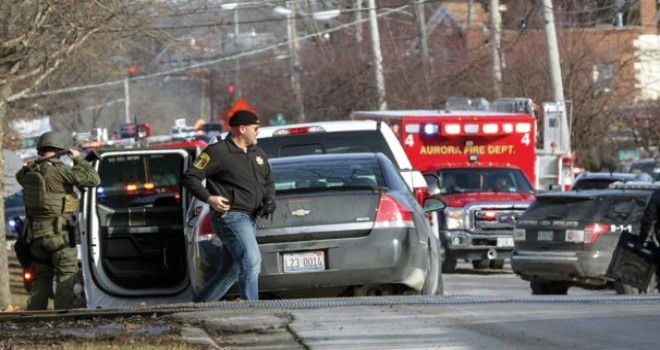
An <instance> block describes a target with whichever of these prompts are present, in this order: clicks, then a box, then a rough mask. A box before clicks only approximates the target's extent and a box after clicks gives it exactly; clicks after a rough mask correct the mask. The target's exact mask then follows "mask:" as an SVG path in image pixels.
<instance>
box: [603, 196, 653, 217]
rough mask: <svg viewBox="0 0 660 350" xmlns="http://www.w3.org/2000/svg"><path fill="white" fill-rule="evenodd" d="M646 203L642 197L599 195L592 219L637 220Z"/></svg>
mask: <svg viewBox="0 0 660 350" xmlns="http://www.w3.org/2000/svg"><path fill="white" fill-rule="evenodd" d="M645 205H646V201H645V200H644V198H634V197H619V196H617V197H600V198H599V199H598V205H597V207H598V210H597V211H596V212H595V213H594V218H593V219H594V220H595V221H596V222H603V223H623V222H627V221H635V222H638V221H639V220H641V217H639V218H638V217H636V215H637V216H639V215H641V213H642V211H643V208H644V207H645Z"/></svg>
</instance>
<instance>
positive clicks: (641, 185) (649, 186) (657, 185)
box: [610, 181, 660, 190]
mask: <svg viewBox="0 0 660 350" xmlns="http://www.w3.org/2000/svg"><path fill="white" fill-rule="evenodd" d="M610 188H612V189H618V190H660V181H656V182H646V181H628V182H621V181H616V182H613V183H611V184H610Z"/></svg>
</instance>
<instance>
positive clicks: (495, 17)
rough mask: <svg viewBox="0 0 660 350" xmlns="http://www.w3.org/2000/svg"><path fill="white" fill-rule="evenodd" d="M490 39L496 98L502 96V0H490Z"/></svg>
mask: <svg viewBox="0 0 660 350" xmlns="http://www.w3.org/2000/svg"><path fill="white" fill-rule="evenodd" d="M490 34H491V35H490V41H491V47H490V50H491V54H492V56H493V73H492V74H493V89H494V91H493V92H494V95H495V98H500V97H502V54H501V53H502V47H501V46H502V16H501V15H500V1H499V0H490Z"/></svg>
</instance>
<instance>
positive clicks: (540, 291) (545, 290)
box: [529, 282, 570, 295]
mask: <svg viewBox="0 0 660 350" xmlns="http://www.w3.org/2000/svg"><path fill="white" fill-rule="evenodd" d="M529 286H530V287H531V288H532V294H533V295H566V294H567V293H568V288H569V287H570V286H569V285H567V284H564V283H560V282H530V283H529Z"/></svg>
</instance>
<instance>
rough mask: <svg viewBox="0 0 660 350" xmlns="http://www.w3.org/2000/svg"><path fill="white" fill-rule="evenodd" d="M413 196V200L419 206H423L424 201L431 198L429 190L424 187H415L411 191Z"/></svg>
mask: <svg viewBox="0 0 660 350" xmlns="http://www.w3.org/2000/svg"><path fill="white" fill-rule="evenodd" d="M413 195H414V196H415V199H416V200H417V203H419V205H423V204H424V200H425V199H427V198H429V197H430V196H431V194H430V193H429V188H428V187H426V186H424V187H415V188H414V189H413Z"/></svg>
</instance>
